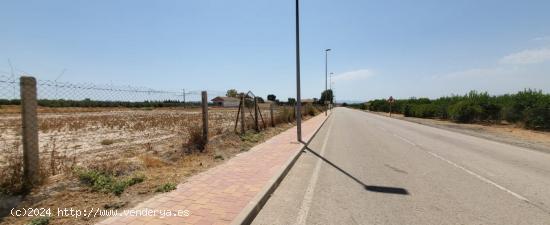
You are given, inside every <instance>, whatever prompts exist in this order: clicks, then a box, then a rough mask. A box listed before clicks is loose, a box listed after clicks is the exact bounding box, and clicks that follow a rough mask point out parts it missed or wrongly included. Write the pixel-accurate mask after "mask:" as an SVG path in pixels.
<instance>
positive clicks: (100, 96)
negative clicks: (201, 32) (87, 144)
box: [0, 75, 225, 104]
mask: <svg viewBox="0 0 550 225" xmlns="http://www.w3.org/2000/svg"><path fill="white" fill-rule="evenodd" d="M19 88H20V87H19V77H17V76H6V75H0V99H4V100H18V99H20V91H19ZM207 91H208V93H209V94H210V95H214V96H217V95H225V92H223V91H216V90H207ZM37 92H38V93H37V95H38V99H40V100H66V101H83V100H90V101H91V100H93V101H104V102H166V103H169V102H172V103H181V104H183V103H186V102H187V103H193V102H195V103H196V102H200V92H201V91H197V90H185V89H183V88H182V89H181V90H177V91H176V90H159V89H152V88H147V87H136V86H130V85H114V84H95V83H68V82H60V81H53V80H43V79H38V80H37Z"/></svg>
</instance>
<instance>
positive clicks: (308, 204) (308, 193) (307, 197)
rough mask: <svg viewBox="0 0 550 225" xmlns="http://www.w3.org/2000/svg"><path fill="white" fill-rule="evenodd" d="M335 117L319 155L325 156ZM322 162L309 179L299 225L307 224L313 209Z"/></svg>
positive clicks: (299, 212)
mask: <svg viewBox="0 0 550 225" xmlns="http://www.w3.org/2000/svg"><path fill="white" fill-rule="evenodd" d="M333 120H334V117H333V118H332V119H331V121H330V124H329V125H328V130H327V133H326V134H325V139H324V140H323V145H322V146H321V151H320V152H319V155H321V156H324V154H325V147H326V146H327V142H328V138H329V137H330V131H331V130H332V124H333V122H332V121H333ZM321 164H322V160H321V159H318V160H317V164H315V169H314V170H313V175H312V176H311V178H310V179H309V184H308V186H307V189H306V193H305V195H304V199H303V200H302V205H301V206H300V210H299V211H298V217H297V218H296V223H295V224H298V225H303V224H306V220H307V215H308V213H309V208H310V207H311V202H312V201H313V192H314V191H315V185H316V184H317V179H318V178H319V170H320V169H321Z"/></svg>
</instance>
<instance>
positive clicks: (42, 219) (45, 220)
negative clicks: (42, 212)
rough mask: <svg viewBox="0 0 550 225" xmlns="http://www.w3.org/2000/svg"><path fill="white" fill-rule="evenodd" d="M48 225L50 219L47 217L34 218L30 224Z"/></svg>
mask: <svg viewBox="0 0 550 225" xmlns="http://www.w3.org/2000/svg"><path fill="white" fill-rule="evenodd" d="M47 224H50V217H45V216H42V217H37V218H34V219H32V220H31V221H30V222H29V223H28V225H47Z"/></svg>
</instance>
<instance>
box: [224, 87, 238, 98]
mask: <svg viewBox="0 0 550 225" xmlns="http://www.w3.org/2000/svg"><path fill="white" fill-rule="evenodd" d="M237 95H238V92H237V90H235V89H229V90H227V93H226V94H225V96H227V97H234V98H236V97H237Z"/></svg>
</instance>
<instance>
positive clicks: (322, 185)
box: [253, 108, 550, 224]
mask: <svg viewBox="0 0 550 225" xmlns="http://www.w3.org/2000/svg"><path fill="white" fill-rule="evenodd" d="M309 149H310V150H311V151H313V152H309V151H307V152H306V153H304V154H302V155H301V156H300V158H299V159H298V161H297V162H296V164H295V165H294V166H293V168H292V169H291V170H290V172H289V174H288V175H287V176H286V177H285V179H284V180H283V181H282V182H281V184H280V186H279V187H278V188H277V190H276V191H275V192H274V193H273V195H272V196H271V198H270V199H269V201H268V202H267V204H266V205H265V206H264V208H263V209H262V210H261V211H260V213H259V214H258V216H257V217H256V218H255V220H254V222H253V224H550V154H548V153H542V152H539V151H533V150H529V149H525V148H519V147H515V146H511V145H507V144H502V143H498V142H494V141H489V140H486V139H481V138H477V137H472V136H468V135H464V134H460V133H455V132H451V131H447V130H442V129H438V128H433V127H428V126H424V125H420V124H416V123H411V122H407V121H403V120H397V119H392V118H388V117H384V116H379V115H375V114H371V113H366V112H362V111H358V110H351V109H346V108H336V109H335V110H334V111H333V114H332V115H331V116H330V117H329V119H328V121H327V122H326V123H325V125H324V126H323V127H322V128H321V130H320V131H319V133H318V134H317V136H316V137H315V138H314V139H313V140H312V142H311V143H310V145H309ZM316 154H317V155H316Z"/></svg>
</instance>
